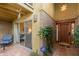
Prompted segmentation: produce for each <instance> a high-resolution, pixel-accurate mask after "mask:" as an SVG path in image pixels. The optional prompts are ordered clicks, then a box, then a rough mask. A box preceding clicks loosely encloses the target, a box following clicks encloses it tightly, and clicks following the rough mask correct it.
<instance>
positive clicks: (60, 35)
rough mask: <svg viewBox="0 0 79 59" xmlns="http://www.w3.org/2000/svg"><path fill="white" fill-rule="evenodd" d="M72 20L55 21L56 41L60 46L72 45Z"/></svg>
mask: <svg viewBox="0 0 79 59" xmlns="http://www.w3.org/2000/svg"><path fill="white" fill-rule="evenodd" d="M74 24H75V22H74V21H58V22H56V42H57V43H58V44H59V45H60V46H66V47H71V46H73V45H74Z"/></svg>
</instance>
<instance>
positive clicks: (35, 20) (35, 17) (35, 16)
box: [34, 14, 38, 23]
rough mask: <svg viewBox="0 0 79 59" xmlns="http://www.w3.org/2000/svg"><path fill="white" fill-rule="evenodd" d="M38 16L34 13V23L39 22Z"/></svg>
mask: <svg viewBox="0 0 79 59" xmlns="http://www.w3.org/2000/svg"><path fill="white" fill-rule="evenodd" d="M37 18H38V15H36V14H35V15H34V23H36V22H37Z"/></svg>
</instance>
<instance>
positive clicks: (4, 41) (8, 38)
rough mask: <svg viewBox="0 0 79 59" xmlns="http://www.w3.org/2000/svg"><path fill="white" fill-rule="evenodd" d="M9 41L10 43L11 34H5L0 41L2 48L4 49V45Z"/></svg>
mask: <svg viewBox="0 0 79 59" xmlns="http://www.w3.org/2000/svg"><path fill="white" fill-rule="evenodd" d="M9 43H12V35H9V34H5V35H4V36H3V39H2V41H0V45H2V46H3V50H5V46H6V45H7V44H9Z"/></svg>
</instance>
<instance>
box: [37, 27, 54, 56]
mask: <svg viewBox="0 0 79 59" xmlns="http://www.w3.org/2000/svg"><path fill="white" fill-rule="evenodd" d="M39 37H40V38H41V39H43V42H44V43H45V44H44V45H43V46H42V47H41V48H40V49H41V51H42V52H43V54H44V55H49V54H51V52H52V37H53V28H52V27H51V26H45V27H42V28H40V31H39Z"/></svg>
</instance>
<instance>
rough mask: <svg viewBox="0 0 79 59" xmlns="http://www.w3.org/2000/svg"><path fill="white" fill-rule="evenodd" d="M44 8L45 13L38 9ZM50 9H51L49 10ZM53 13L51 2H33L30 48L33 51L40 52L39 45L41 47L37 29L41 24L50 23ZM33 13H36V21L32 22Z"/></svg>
mask: <svg viewBox="0 0 79 59" xmlns="http://www.w3.org/2000/svg"><path fill="white" fill-rule="evenodd" d="M41 9H42V10H44V11H45V12H46V13H47V14H48V15H49V16H50V17H49V16H48V15H47V14H45V13H44V12H42V13H41V11H40V10H41ZM50 10H51V11H50ZM53 14H54V8H53V4H42V3H41V4H34V13H33V21H32V48H33V51H38V53H40V47H41V39H40V38H39V36H38V31H39V29H40V27H41V26H42V25H52V26H53V24H52V19H51V17H53ZM34 15H37V19H36V20H37V22H34Z"/></svg>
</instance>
